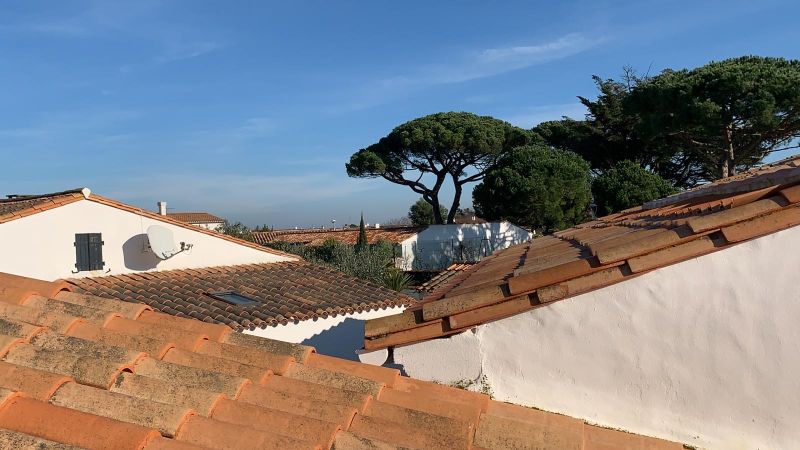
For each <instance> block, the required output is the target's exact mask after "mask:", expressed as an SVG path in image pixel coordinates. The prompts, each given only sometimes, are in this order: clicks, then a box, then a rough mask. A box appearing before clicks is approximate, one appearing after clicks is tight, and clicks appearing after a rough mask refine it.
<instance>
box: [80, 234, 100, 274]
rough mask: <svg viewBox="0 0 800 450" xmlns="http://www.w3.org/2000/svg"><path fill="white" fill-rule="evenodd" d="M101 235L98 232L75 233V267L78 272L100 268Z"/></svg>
mask: <svg viewBox="0 0 800 450" xmlns="http://www.w3.org/2000/svg"><path fill="white" fill-rule="evenodd" d="M105 265H106V263H105V262H103V236H102V234H100V233H79V234H76V235H75V268H76V269H78V272H83V271H85V270H102V269H103V266H105Z"/></svg>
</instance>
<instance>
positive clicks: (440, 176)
mask: <svg viewBox="0 0 800 450" xmlns="http://www.w3.org/2000/svg"><path fill="white" fill-rule="evenodd" d="M445 178H447V173H445V172H441V173H437V174H436V184H434V185H433V188H432V189H431V190H430V192H428V196H429V197H430V198H425V196H422V198H423V199H425V201H426V202H428V203H430V204H431V207H433V223H434V224H436V225H441V224H443V223H444V218H443V217H442V210H441V209H440V208H441V206H440V205H441V204H440V203H439V190H440V189H441V188H442V184H444V180H445Z"/></svg>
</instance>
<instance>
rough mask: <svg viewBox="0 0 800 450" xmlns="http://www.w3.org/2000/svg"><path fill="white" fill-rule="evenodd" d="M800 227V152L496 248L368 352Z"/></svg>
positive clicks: (381, 322) (390, 324) (390, 322)
mask: <svg viewBox="0 0 800 450" xmlns="http://www.w3.org/2000/svg"><path fill="white" fill-rule="evenodd" d="M798 224H800V156H795V157H792V158H788V159H785V160H782V161H778V162H776V163H773V164H769V165H765V166H762V167H760V168H758V169H755V170H751V171H748V172H746V173H742V174H739V175H736V176H733V177H730V178H726V179H723V180H719V181H716V182H714V183H709V184H707V185H704V186H701V187H698V188H695V189H692V190H689V191H685V192H682V193H679V194H676V195H674V196H671V197H667V198H664V199H660V200H656V201H653V202H649V203H647V204H645V205H643V206H641V207H637V208H632V209H629V210H626V211H622V212H620V213H616V214H612V215H609V216H607V217H603V218H600V219H597V220H593V221H591V222H587V223H584V224H581V225H578V226H576V227H574V228H570V229H567V230H563V231H560V232H558V233H555V234H553V235H551V236H545V237H541V238H538V239H534V240H533V241H531V242H529V243H525V244H520V245H516V246H512V247H510V248H508V249H506V250H503V251H500V252H497V253H495V254H493V255H491V256H489V257H487V258H485V259H483V260H482V261H481V262H479V263H477V264H475V265H474V266H472V267H471V268H469V269H467V270H464V271H462V272H461V273H460V274H458V275H454V276H453V277H452V278H451V279H450V280H449V281H448V282H447V283H445V284H444V285H442V286H439V287H438V288H437V289H436V290H434V291H433V292H432V293H430V294H429V295H427V296H426V297H424V298H423V300H422V301H421V302H420V303H419V304H417V305H415V306H413V307H411V308H408V309H407V310H406V311H404V312H403V313H402V314H398V315H392V316H386V317H382V318H378V319H373V320H369V321H367V322H366V324H365V342H364V347H365V349H379V348H385V347H391V346H396V345H405V344H411V343H414V342H418V341H423V340H427V339H433V338H438V337H445V336H449V335H452V334H455V333H460V332H462V331H464V330H467V329H469V328H471V327H474V326H476V325H480V324H483V323H487V322H491V321H494V320H498V319H502V318H505V317H509V316H512V315H515V314H519V313H522V312H525V311H529V310H532V309H534V308H538V307H542V306H545V305H547V304H549V303H551V302H554V301H557V300H561V299H565V298H568V297H572V296H575V295H578V294H582V293H585V292H588V291H592V290H595V289H598V288H601V287H604V286H608V285H611V284H614V283H619V282H622V281H625V280H627V279H630V278H632V277H635V276H638V275H641V274H643V273H646V272H648V271H651V270H655V269H658V268H660V267H663V266H667V265H670V264H675V263H678V262H681V261H684V260H687V259H691V258H695V257H698V256H701V255H704V254H707V253H710V252H715V251H720V250H724V249H726V248H728V247H730V246H733V245H736V244H738V243H740V242H743V241H746V240H749V239H753V238H757V237H759V236H763V235H766V234H770V233H775V232H778V231H780V230H783V229H786V228H789V227H793V226H796V225H798Z"/></svg>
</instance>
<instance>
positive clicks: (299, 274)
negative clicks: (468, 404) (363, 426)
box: [0, 188, 413, 358]
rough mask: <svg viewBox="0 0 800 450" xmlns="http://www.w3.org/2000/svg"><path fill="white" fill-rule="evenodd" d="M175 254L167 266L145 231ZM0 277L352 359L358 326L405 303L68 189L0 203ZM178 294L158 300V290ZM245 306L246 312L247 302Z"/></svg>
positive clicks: (289, 259)
mask: <svg viewBox="0 0 800 450" xmlns="http://www.w3.org/2000/svg"><path fill="white" fill-rule="evenodd" d="M152 225H158V226H159V227H161V228H162V229H166V230H168V231H169V232H171V233H172V234H173V236H174V240H175V242H176V245H178V243H179V245H180V247H181V248H182V249H183V250H181V251H179V252H178V253H176V254H175V255H174V256H172V257H170V258H168V259H161V258H159V257H157V255H156V254H155V252H154V251H153V250H152V249H151V248H150V242H149V239H148V235H147V234H146V233H147V230H148V228H149V227H150V226H152ZM0 272H6V273H13V274H17V275H23V276H28V277H34V278H40V279H46V280H55V279H70V280H71V282H72V283H73V284H75V285H81V286H82V287H83V288H84V289H85V290H86V292H100V293H102V294H104V295H107V296H111V297H114V298H117V299H119V300H125V301H140V302H145V303H147V304H149V305H152V306H153V307H155V308H157V309H159V310H160V311H163V312H167V313H170V314H175V315H178V316H187V317H196V318H199V319H201V320H204V321H208V322H212V323H222V324H226V325H228V326H231V327H233V328H235V329H240V330H244V331H245V332H246V333H250V334H258V335H262V336H270V337H276V338H279V339H282V340H290V341H294V342H303V341H311V342H314V343H315V345H317V346H319V347H321V348H322V347H326V348H327V347H331V348H335V349H336V350H337V351H338V352H339V353H338V354H340V355H342V356H345V357H349V358H355V350H356V349H357V348H360V347H361V337H362V336H363V322H362V319H365V318H374V317H380V316H382V315H386V314H394V313H398V312H401V311H402V310H403V309H404V307H405V305H406V304H408V303H410V302H412V301H413V299H411V298H410V297H407V296H405V295H401V294H398V293H395V292H394V291H390V290H388V289H385V288H383V287H380V286H374V285H371V284H369V283H366V282H363V281H360V280H358V279H356V278H353V277H350V276H347V275H344V274H341V273H339V272H334V271H332V270H330V269H327V268H325V267H321V266H318V265H313V264H310V263H307V262H305V261H303V260H302V259H300V258H299V257H298V256H295V255H289V254H286V253H282V252H279V251H276V250H272V249H269V248H266V247H263V246H261V245H258V244H254V243H251V242H247V241H243V240H240V239H236V238H233V237H230V236H227V235H224V234H220V233H217V232H214V231H210V230H207V229H204V228H200V227H196V226H194V225H189V224H188V223H185V222H181V221H178V220H175V219H174V218H171V217H170V216H166V215H162V214H158V213H155V212H150V211H147V210H143V209H141V208H136V207H133V206H130V205H125V204H123V203H120V202H117V201H115V200H111V199H108V198H105V197H101V196H99V195H96V194H93V193H91V191H90V190H89V189H85V188H84V189H77V190H72V191H66V192H59V193H54V194H47V195H37V196H16V197H13V198H9V199H5V200H0ZM165 282H166V283H169V284H170V285H171V286H173V287H174V291H175V293H176V294H179V295H164V293H163V292H162V289H163V288H164V285H163V283H165ZM247 299H251V300H254V301H255V303H254V304H244V305H242V304H240V303H242V302H244V303H247Z"/></svg>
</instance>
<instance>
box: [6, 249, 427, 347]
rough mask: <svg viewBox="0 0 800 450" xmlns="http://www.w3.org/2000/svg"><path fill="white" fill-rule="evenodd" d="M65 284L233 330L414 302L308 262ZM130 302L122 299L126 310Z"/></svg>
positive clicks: (181, 271) (130, 275)
mask: <svg viewBox="0 0 800 450" xmlns="http://www.w3.org/2000/svg"><path fill="white" fill-rule="evenodd" d="M67 282H68V283H69V284H70V285H71V286H72V287H73V288H75V291H76V292H82V293H87V294H92V295H97V296H103V297H109V298H116V299H118V300H123V301H125V302H138V303H144V304H146V305H148V306H150V307H152V308H154V309H156V310H158V311H161V312H164V313H167V314H172V315H176V316H179V317H191V318H194V319H198V320H202V321H205V322H211V323H221V324H225V325H228V326H230V327H232V328H235V329H237V330H241V329H255V328H265V327H267V326H269V325H277V324H286V323H288V322H290V321H294V320H307V319H313V318H316V317H327V316H329V315H337V314H352V313H355V312H361V311H369V310H377V309H381V308H387V307H394V306H402V305H410V304H413V303H414V300H413V299H412V298H411V297H408V296H406V295H403V294H400V293H397V292H395V291H392V290H389V289H387V288H385V287H383V286H377V285H373V284H371V283H368V282H366V281H363V280H359V279H357V278H355V277H352V276H349V275H345V274H343V273H341V272H338V271H335V270H333V269H330V268H328V267H325V266H322V265H318V264H312V263H308V262H306V261H297V262H277V263H269V264H246V265H239V266H220V267H206V268H202V269H182V270H165V271H159V272H147V273H134V274H129V275H113V276H104V277H89V278H74V279H70V280H67ZM226 291H234V292H239V293H241V294H244V295H246V296H247V297H249V298H251V299H253V300H256V301H257V303H256V304H254V305H232V304H230V303H227V302H224V301H222V300H218V299H216V298H214V297H211V296H210V295H209V294H210V293H213V292H226ZM0 295H1V294H0ZM134 304H136V303H125V305H126V306H125V307H124V308H130V307H131V306H133V305H134ZM138 307H142V305H138ZM120 308H123V307H122V306H121V307H120ZM145 316H147V314H145ZM126 317H127V316H126ZM145 320H146V318H145ZM117 322H118V323H121V322H119V321H117ZM198 332H201V333H202V332H203V330H198Z"/></svg>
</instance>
